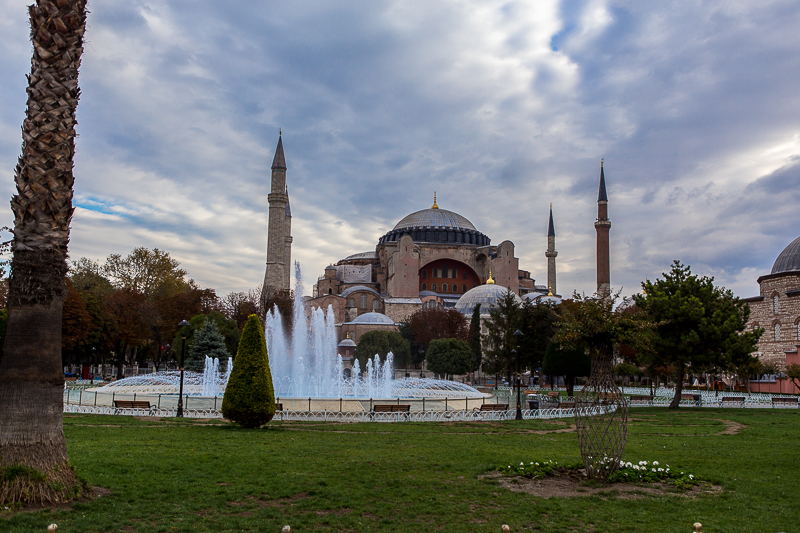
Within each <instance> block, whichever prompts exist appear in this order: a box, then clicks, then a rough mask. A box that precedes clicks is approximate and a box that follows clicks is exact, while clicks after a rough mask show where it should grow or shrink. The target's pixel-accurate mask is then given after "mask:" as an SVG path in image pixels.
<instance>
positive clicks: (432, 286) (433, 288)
mask: <svg viewBox="0 0 800 533" xmlns="http://www.w3.org/2000/svg"><path fill="white" fill-rule="evenodd" d="M431 290H432V291H433V292H436V290H437V288H436V284H435V283H433V284H431Z"/></svg>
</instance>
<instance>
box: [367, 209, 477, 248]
mask: <svg viewBox="0 0 800 533" xmlns="http://www.w3.org/2000/svg"><path fill="white" fill-rule="evenodd" d="M403 235H410V236H411V238H412V239H414V241H415V242H432V243H446V244H450V245H452V244H456V245H473V246H488V245H489V244H490V243H491V239H489V237H487V236H486V235H484V234H483V233H481V232H480V231H478V230H477V229H475V226H473V225H472V222H470V221H469V220H467V219H466V218H464V217H462V216H461V215H459V214H458V213H453V212H452V211H448V210H446V209H439V206H438V205H436V198H435V197H434V200H433V205H432V206H431V208H430V209H423V210H422V211H417V212H416V213H411V214H410V215H407V216H405V217H403V220H401V221H400V222H398V223H397V224H395V226H394V228H393V229H392V231H390V232H388V233H387V234H386V235H384V236H383V237H381V239H380V241H379V242H378V244H384V243H389V242H396V241H399V240H400V238H401V237H402V236H403Z"/></svg>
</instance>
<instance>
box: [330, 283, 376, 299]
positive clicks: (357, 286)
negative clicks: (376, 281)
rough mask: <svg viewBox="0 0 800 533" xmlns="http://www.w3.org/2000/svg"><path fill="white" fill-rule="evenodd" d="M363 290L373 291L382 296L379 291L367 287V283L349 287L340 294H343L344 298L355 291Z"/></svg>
mask: <svg viewBox="0 0 800 533" xmlns="http://www.w3.org/2000/svg"><path fill="white" fill-rule="evenodd" d="M361 291H367V292H371V293H372V294H374V295H375V296H377V297H380V294H378V291H376V290H375V289H373V288H372V287H367V286H365V285H356V286H354V287H348V288H347V289H345V290H344V291H342V294H340V295H339V296H341V297H342V298H347V297H348V296H350V295H351V294H353V293H354V292H361Z"/></svg>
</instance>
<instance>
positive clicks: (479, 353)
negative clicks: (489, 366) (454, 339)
mask: <svg viewBox="0 0 800 533" xmlns="http://www.w3.org/2000/svg"><path fill="white" fill-rule="evenodd" d="M469 342H470V348H471V349H472V368H471V369H470V370H471V371H472V372H477V371H478V370H480V368H481V362H482V361H483V346H481V304H477V305H475V309H473V310H472V317H471V318H470V321H469Z"/></svg>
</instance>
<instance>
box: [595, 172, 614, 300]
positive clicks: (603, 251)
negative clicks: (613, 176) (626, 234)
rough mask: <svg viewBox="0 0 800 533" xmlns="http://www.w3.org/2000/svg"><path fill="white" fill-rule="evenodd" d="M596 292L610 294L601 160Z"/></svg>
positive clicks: (596, 224)
mask: <svg viewBox="0 0 800 533" xmlns="http://www.w3.org/2000/svg"><path fill="white" fill-rule="evenodd" d="M594 229H595V230H597V294H598V296H600V297H603V298H608V297H609V296H611V269H610V266H609V257H608V256H609V253H608V232H609V231H610V230H611V221H610V220H609V219H608V195H607V194H606V177H605V173H604V172H603V160H602V159H601V160H600V190H599V192H598V194H597V220H596V221H595V223H594Z"/></svg>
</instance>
